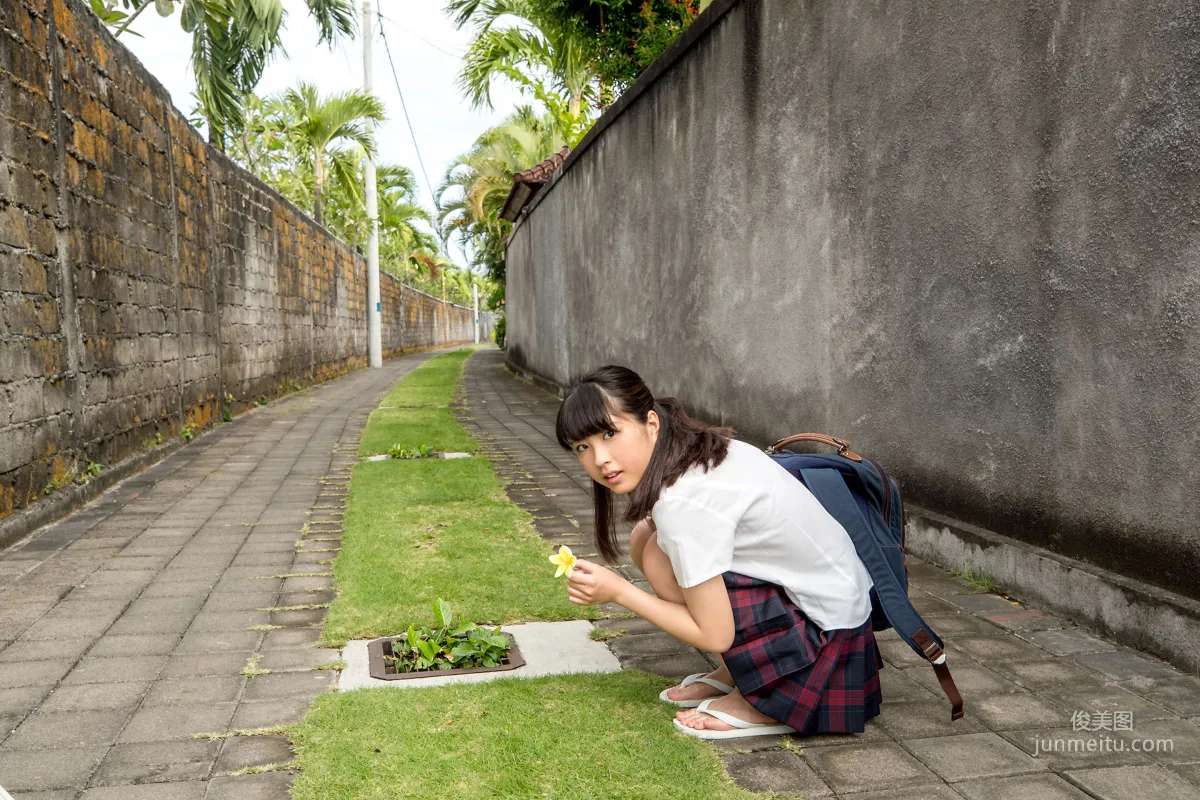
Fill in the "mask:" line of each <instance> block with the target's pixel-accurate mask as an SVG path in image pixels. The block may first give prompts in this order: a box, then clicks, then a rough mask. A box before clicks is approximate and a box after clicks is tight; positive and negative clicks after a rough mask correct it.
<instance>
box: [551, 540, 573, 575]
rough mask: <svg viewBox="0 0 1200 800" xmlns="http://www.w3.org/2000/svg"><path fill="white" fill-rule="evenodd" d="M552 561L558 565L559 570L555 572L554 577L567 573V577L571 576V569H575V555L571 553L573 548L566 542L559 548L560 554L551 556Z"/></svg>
mask: <svg viewBox="0 0 1200 800" xmlns="http://www.w3.org/2000/svg"><path fill="white" fill-rule="evenodd" d="M550 563H551V564H557V565H558V571H557V572H555V573H554V577H556V578H557V577H559V576H560V575H562V574H563V573H566V575H567V577H568V578H569V577H571V570H573V569H575V556H573V555H572V554H571V548H569V547H567V546H566V545H565V544H564V545H563V546H562V547H560V548H558V554H557V555H553V556H550Z"/></svg>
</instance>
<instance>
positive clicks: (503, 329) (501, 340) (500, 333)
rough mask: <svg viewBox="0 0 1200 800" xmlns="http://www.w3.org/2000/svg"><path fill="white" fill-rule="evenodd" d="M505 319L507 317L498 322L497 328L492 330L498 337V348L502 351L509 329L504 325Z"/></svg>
mask: <svg viewBox="0 0 1200 800" xmlns="http://www.w3.org/2000/svg"><path fill="white" fill-rule="evenodd" d="M505 319H506V318H505V317H501V318H500V319H498V320H496V327H495V328H493V329H492V332H493V333H494V334H495V336H496V346H497V347H499V348H500V349H501V350H503V349H504V334H505V332H506V328H507V326H506V325H505V324H504V320H505Z"/></svg>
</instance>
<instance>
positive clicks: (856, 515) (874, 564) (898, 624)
mask: <svg viewBox="0 0 1200 800" xmlns="http://www.w3.org/2000/svg"><path fill="white" fill-rule="evenodd" d="M800 474H801V475H802V476H803V477H804V483H805V485H806V486H807V487H808V489H809V491H811V492H812V493H813V494H814V495H815V496H816V498H817V500H819V501H820V503H821V505H822V506H824V507H825V510H826V511H828V512H829V513H830V514H831V515H832V516H833V518H834V519H836V520H837V521H838V522H840V523H841V524H842V527H843V528H845V529H846V533H848V534H850V539H851V541H853V542H854V549H855V550H856V551H858V557H859V559H861V560H862V562H863V566H865V567H866V568H867V572H868V573H870V575H871V580H872V581H874V583H875V592H876V594H877V595H878V596H879V602H880V604H881V605H882V606H883V612H884V613H885V614H887V618H888V621H889V622H891V623H892V627H893V628H895V629H896V632H897V633H898V634H900V636H901V638H903V639H904V640H905V641H906V642H908V645H909V647H911V648H912V649H913V650H914V651H916V653H917V654H918V655H920V656H921V657H922V658H925V659H927V660H928V661H929V662H930V663H931V664H932V665H933V670H934V672H935V673H936V674H937V678H938V683H939V684H940V685H941V687H942V691H943V692H945V693H946V697H947V699H949V701H950V704H951V706H952V708H951V713H950V719H951V720H952V721H953V720H956V719H961V718H962V716H963V700H962V695H961V694H959V692H958V687H957V686H955V684H954V678H952V677H951V675H950V668H949V667H947V666H946V653H945V650H944V648H943V644H942V640H941V639H939V638H938V636H937V634H936V633H934V632H933V629H932V628H930V627H929V625H927V624H926V623H925V620H923V619H921V615H920V614H918V613H917V610H916V609H915V608H913V605H912V602H911V601H910V600H909V599H908V593H907V592H905V591H904V589H903V588H902V587H901V586H900V582H899V580H897V578H896V574H895V573H894V572H892V569H891V567H890V566H889V565H888V562H887V558H886V556H884V554H883V552H882V550H881V549H880V546H879V541H878V540H877V539H876V538H875V534H873V533H872V532H871V529H870V526H869V525H868V524H867V521H866V519H864V518H863V514H862V511H861V509H859V507H858V503H857V502H855V500H854V495H852V494H851V493H850V489H849V487H847V486H846V481H845V480H844V479H843V478H842V475H841V473H840V472H838V471H837V470H835V469H803V470H801V471H800Z"/></svg>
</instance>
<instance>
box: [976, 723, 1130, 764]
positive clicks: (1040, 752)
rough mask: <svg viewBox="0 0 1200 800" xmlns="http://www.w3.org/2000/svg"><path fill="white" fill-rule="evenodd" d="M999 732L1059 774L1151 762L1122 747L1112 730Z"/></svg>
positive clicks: (1071, 729)
mask: <svg viewBox="0 0 1200 800" xmlns="http://www.w3.org/2000/svg"><path fill="white" fill-rule="evenodd" d="M997 733H998V734H999V735H1000V736H1002V737H1004V738H1005V739H1007V740H1008V741H1010V742H1012V743H1013V744H1014V745H1016V746H1017V747H1019V748H1021V749H1022V750H1024V751H1025V752H1026V753H1028V754H1029V755H1031V756H1033V757H1034V758H1035V759H1037V761H1038V762H1040V763H1042V764H1045V765H1046V766H1047V767H1049V768H1050V769H1053V770H1056V771H1059V772H1061V771H1063V770H1067V769H1083V768H1086V767H1099V766H1105V767H1111V766H1117V765H1124V764H1131V765H1133V764H1149V763H1151V761H1150V759H1149V758H1148V757H1147V756H1145V755H1143V754H1142V753H1137V752H1134V751H1133V750H1132V749H1131V748H1129V747H1122V744H1121V742H1120V741H1119V740H1118V737H1117V736H1116V734H1115V733H1113V732H1112V731H1095V732H1093V731H1088V730H1075V729H1074V728H1071V727H1058V728H1041V729H1028V730H1023V731H997Z"/></svg>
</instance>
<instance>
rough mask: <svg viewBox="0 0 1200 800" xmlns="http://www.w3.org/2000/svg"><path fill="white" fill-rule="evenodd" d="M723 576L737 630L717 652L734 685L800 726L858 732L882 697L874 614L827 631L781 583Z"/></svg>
mask: <svg viewBox="0 0 1200 800" xmlns="http://www.w3.org/2000/svg"><path fill="white" fill-rule="evenodd" d="M723 577H724V580H725V587H726V589H728V591H729V602H730V605H731V606H732V607H733V618H734V626H735V628H736V635H735V637H734V640H733V645H732V646H731V647H730V649H729V650H727V651H726V652H724V653H722V654H721V656H722V658H723V659H724V660H725V664H726V666H727V667H728V668H729V671H730V673H731V674H732V675H733V682H734V684H735V685H736V686H737V688H738V691H740V692H741V693H742V695H743V696H744V697H745V698H746V700H747V701H748V702H749V703H750V704H751V705H752V706H754V707H755V708H756V709H758V710H759V711H761V712H762V713H763V714H766V715H767V716H768V717H770V718H772V719H774V720H777V721H778V722H781V723H783V724H784V725H787V726H789V727H791V728H794V729H795V730H797V731H798V732H800V733H806V734H812V733H861V732H862V731H863V730H864V729H865V727H866V723H867V720H869V719H871V718H872V717H875V716H878V714H879V710H880V704H881V703H882V702H883V694H882V692H881V691H880V687H879V670H880V669H882V668H883V658H882V657H881V656H880V654H879V648H878V646H877V645H876V643H875V633H874V631H873V630H872V628H871V620H870V619H868V620H867V621H866V622H864V623H863V624H862V625H860V626H858V627H857V628H839V629H836V630H828V631H824V630H821V629H820V628H819V627H818V626H817V625H816V624H815V623H813V622H812V621H811V620H809V619H808V618H807V617H806V616H805V615H804V612H803V611H801V610H800V608H799V606H797V605H796V604H795V603H793V602H792V600H791V598H789V597H788V596H787V593H786V592H785V591H784V589H783V587H781V586H778V585H776V584H772V583H767V582H765V581H761V580H758V579H757V578H751V577H748V576H746V575H741V574H739V573H736V572H726V573H725V574H724V576H723Z"/></svg>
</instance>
